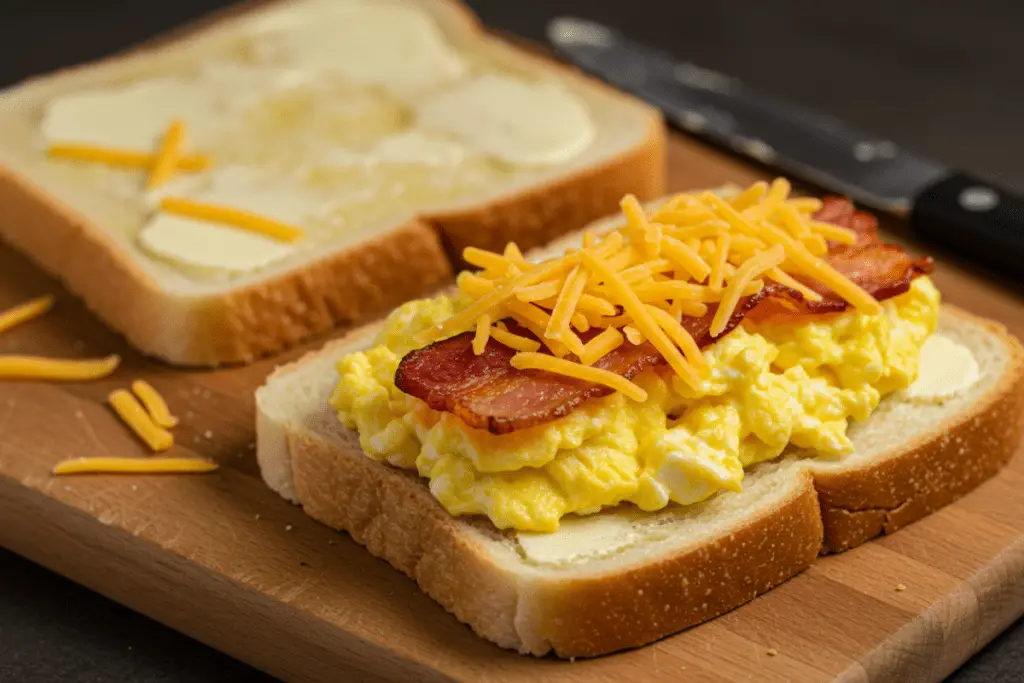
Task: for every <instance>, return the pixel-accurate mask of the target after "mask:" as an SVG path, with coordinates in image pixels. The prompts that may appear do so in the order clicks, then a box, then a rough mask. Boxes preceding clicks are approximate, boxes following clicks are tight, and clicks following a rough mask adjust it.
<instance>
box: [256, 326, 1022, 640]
mask: <svg viewBox="0 0 1024 683" xmlns="http://www.w3.org/2000/svg"><path fill="white" fill-rule="evenodd" d="M944 315H950V316H953V317H955V318H960V319H962V320H964V321H965V322H968V323H970V324H973V325H975V326H979V327H981V328H983V329H985V330H986V331H987V332H988V333H990V334H992V335H993V336H995V337H996V338H998V339H999V340H1000V341H1001V342H1002V343H1003V344H1005V345H1006V347H1007V348H1008V349H1009V351H1010V358H1009V364H1010V368H1009V369H1008V371H1007V372H1006V373H1005V374H1004V375H1003V376H1001V378H1000V380H999V381H998V382H997V383H996V384H995V385H994V386H993V388H992V389H990V390H989V391H988V392H987V393H986V394H985V395H984V396H982V397H980V398H979V399H978V400H976V401H975V402H974V403H973V404H972V405H971V406H970V409H969V410H965V411H963V412H962V413H961V414H960V415H958V416H957V417H956V419H955V420H954V421H953V423H952V424H950V425H948V426H947V427H946V428H943V426H939V427H938V428H937V429H936V430H934V431H933V432H932V433H928V434H925V435H922V436H921V437H920V438H918V439H916V440H915V442H913V443H911V444H908V445H907V447H906V448H905V449H904V451H901V453H900V454H899V455H897V456H895V457H892V458H888V459H886V460H882V461H879V462H876V463H871V464H869V465H866V466H864V467H859V468H855V469H849V470H847V471H839V472H824V471H816V470H815V468H814V466H813V463H806V462H803V461H801V462H797V463H794V465H795V466H793V467H791V468H790V469H789V470H788V471H786V472H785V474H787V475H789V476H792V477H793V478H794V479H795V480H796V481H795V484H794V489H793V490H794V492H793V493H792V494H791V495H789V496H787V497H786V498H785V500H784V501H783V502H782V503H780V504H779V505H778V506H777V507H775V508H774V509H772V510H770V511H765V512H764V513H762V514H760V515H758V516H756V517H752V518H751V519H749V520H747V521H746V523H745V524H744V525H743V526H742V528H739V529H735V530H733V531H732V532H731V533H729V534H728V535H723V536H721V537H720V538H718V539H717V540H715V541H713V542H709V543H706V544H703V545H701V546H698V547H696V548H688V549H684V550H681V551H679V552H677V553H676V554H674V555H666V556H662V557H660V558H659V559H658V560H656V561H650V562H646V563H640V564H637V565H630V566H625V567H623V568H621V569H617V570H614V571H609V572H607V573H603V574H599V575H593V576H582V577H580V576H576V577H573V576H569V575H563V576H559V575H558V574H557V573H549V574H544V575H542V576H527V577H525V578H524V577H522V576H517V575H515V573H514V572H512V571H511V570H510V569H508V568H507V567H506V566H503V565H502V564H501V563H500V562H497V561H496V560H495V558H494V557H493V556H492V555H490V554H489V553H488V551H486V550H485V549H484V546H483V545H482V544H480V543H478V542H476V538H475V536H476V535H477V534H481V533H488V529H489V533H490V534H491V535H492V536H493V535H494V534H497V533H498V532H497V531H496V530H494V529H493V527H489V525H486V524H484V525H480V524H478V523H467V522H466V521H465V520H464V519H461V518H455V517H452V516H451V515H449V514H448V513H447V512H446V511H445V510H444V508H443V507H442V506H441V505H440V504H439V503H438V502H437V501H436V500H435V499H434V498H433V496H431V495H430V492H429V490H428V489H427V487H426V486H425V485H424V483H423V481H422V480H421V479H420V478H419V477H417V476H416V475H415V473H412V472H408V471H403V470H398V469H395V468H391V467H387V466H385V465H382V464H380V463H378V462H376V461H374V460H372V459H370V458H366V457H363V456H362V454H361V451H359V449H358V445H357V444H355V443H353V444H352V445H351V447H350V448H344V447H340V446H339V444H338V443H337V442H332V441H330V440H328V439H326V438H322V437H320V436H318V435H316V434H312V433H309V432H305V431H302V430H299V429H292V430H290V431H289V433H288V436H287V446H286V447H287V450H288V455H289V456H290V460H291V464H290V467H291V474H292V477H293V480H294V490H295V494H296V495H295V499H296V500H297V501H298V502H299V503H300V504H301V505H302V506H303V507H304V509H305V511H306V512H307V514H309V515H310V516H312V517H313V518H314V519H317V520H318V521H320V522H322V523H324V524H327V525H328V526H331V527H333V528H335V529H339V530H345V531H348V532H349V533H350V534H351V535H352V537H353V538H354V539H355V540H356V541H357V542H359V543H361V544H363V545H365V546H366V547H367V549H368V550H369V551H370V552H371V553H373V554H374V555H375V556H377V557H381V558H383V559H385V560H387V561H388V562H390V563H391V564H392V565H393V566H394V567H395V568H397V569H399V570H400V571H402V572H403V573H405V574H406V575H408V576H410V577H411V578H413V579H414V580H415V581H416V582H417V583H418V585H419V586H420V587H421V589H422V590H423V591H424V592H426V593H427V594H428V595H430V596H431V597H432V598H433V599H434V600H436V601H437V602H439V603H440V604H441V605H443V606H444V607H445V608H446V609H448V610H449V611H450V612H452V613H453V614H454V615H455V616H456V617H457V618H459V619H460V620H461V621H463V622H465V623H467V624H469V625H470V626H471V627H472V628H473V629H474V631H476V632H477V633H478V634H479V635H481V636H483V637H484V638H487V639H489V640H491V641H493V642H495V643H497V644H498V645H500V646H502V647H505V648H510V649H516V650H519V651H520V652H522V653H526V654H534V655H543V654H547V653H549V652H553V653H554V654H556V655H558V656H560V657H581V656H596V655H601V654H607V653H610V652H614V651H617V650H622V649H625V648H630V647H635V646H640V645H643V644H646V643H649V642H652V641H654V640H657V639H659V638H662V637H664V636H666V635H669V634H672V633H675V632H678V631H680V630H682V629H684V628H687V627H690V626H693V625H695V624H698V623H700V622H702V621H705V620H708V619H711V618H714V617H715V616H718V615H720V614H723V613H725V612H727V611H729V610H731V609H733V608H735V607H737V606H739V605H741V604H743V603H745V602H747V601H749V600H751V599H752V598H754V597H755V596H756V595H759V594H761V593H763V592H765V591H767V590H769V589H771V588H772V587H774V586H776V585H778V584H779V583H782V582H783V581H785V580H786V579H788V578H790V577H792V576H794V575H795V574H797V573H799V572H800V571H802V570H803V569H805V568H806V567H808V566H809V565H810V564H812V563H813V561H814V559H815V558H816V557H817V556H818V555H819V553H821V554H824V553H827V552H835V551H839V550H845V549H848V548H852V547H855V546H857V545H859V544H861V543H863V542H865V541H867V540H869V539H871V538H874V537H875V536H877V535H879V534H881V533H891V532H892V531H895V530H897V529H899V528H901V527H903V526H905V525H907V524H909V523H910V522H912V521H915V520H917V519H919V518H921V517H923V516H924V515H926V514H928V513H929V512H932V511H934V510H936V509H938V508H939V507H942V506H943V505H946V504H947V503H949V502H951V501H953V500H955V499H956V498H958V497H960V496H962V495H963V494H965V493H966V492H968V491H969V490H971V489H972V488H974V487H975V486H977V485H978V484H979V483H981V482H982V481H984V480H985V479H987V478H988V477H990V476H992V475H993V474H995V473H996V472H997V471H998V470H999V469H1000V468H1001V467H1002V465H1004V464H1005V463H1006V462H1007V461H1008V460H1009V458H1010V456H1011V455H1012V454H1013V452H1014V451H1015V450H1016V448H1017V446H1018V444H1019V440H1020V436H1021V424H1022V422H1021V417H1022V413H1024V350H1022V347H1021V345H1020V343H1019V342H1018V341H1017V340H1016V339H1015V338H1014V337H1013V336H1011V335H1009V334H1008V333H1007V332H1006V330H1005V328H1004V327H1003V326H1002V325H999V324H998V323H994V322H991V321H987V320H984V319H980V318H978V317H976V316H973V315H970V314H968V313H965V312H963V311H960V310H959V309H955V308H953V307H951V306H945V307H944ZM372 329H373V328H372V327H364V328H362V329H361V330H359V331H357V332H356V333H355V334H354V336H353V337H346V338H342V339H340V340H337V341H334V342H332V343H331V344H329V345H328V346H326V347H325V348H324V349H321V350H320V351H316V352H313V353H311V354H308V355H307V356H306V357H304V358H303V359H301V360H300V361H297V362H296V363H294V364H291V365H289V366H285V367H283V368H280V369H279V370H278V371H276V372H275V373H274V375H272V377H271V379H274V378H281V377H284V376H286V375H288V374H290V373H292V372H295V371H296V370H297V369H299V368H300V367H301V366H302V364H303V363H306V362H310V361H313V360H315V359H317V358H319V357H321V356H323V355H324V354H333V353H336V352H337V351H338V350H340V349H343V348H346V347H348V348H351V347H352V346H353V344H354V343H355V342H356V336H358V337H359V338H365V337H366V336H367V335H369V334H370V333H371V332H372ZM262 446H263V444H260V447H261V448H262ZM456 569H457V571H456Z"/></svg>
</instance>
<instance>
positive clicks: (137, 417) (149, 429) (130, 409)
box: [107, 389, 174, 452]
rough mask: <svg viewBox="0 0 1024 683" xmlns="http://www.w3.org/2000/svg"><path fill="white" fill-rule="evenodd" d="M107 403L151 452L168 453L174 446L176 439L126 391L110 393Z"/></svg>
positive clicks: (120, 390) (118, 390) (119, 390)
mask: <svg viewBox="0 0 1024 683" xmlns="http://www.w3.org/2000/svg"><path fill="white" fill-rule="evenodd" d="M107 402H108V403H110V407H111V408H113V409H114V412H115V413H117V415H118V417H120V418H121V419H122V420H124V423H125V424H126V425H128V426H129V427H130V428H131V430H132V431H133V432H135V434H136V436H138V437H139V438H140V439H142V440H143V441H144V442H145V443H146V445H147V446H149V448H150V450H152V451H155V452H159V451H166V450H167V449H168V448H170V447H171V446H173V445H174V437H173V436H172V435H171V433H170V432H169V431H167V430H166V429H163V428H162V427H160V426H159V425H157V424H156V422H154V421H153V418H151V417H150V415H149V413H147V412H146V409H145V408H143V407H142V404H141V403H139V401H138V400H137V399H136V398H135V397H134V396H132V395H131V393H130V392H128V391H126V390H125V389H117V390H115V391H113V392H111V393H110V396H108V397H107Z"/></svg>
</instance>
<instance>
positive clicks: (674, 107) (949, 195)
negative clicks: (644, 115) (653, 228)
mask: <svg viewBox="0 0 1024 683" xmlns="http://www.w3.org/2000/svg"><path fill="white" fill-rule="evenodd" d="M547 33H548V39H549V40H550V41H551V42H552V43H553V44H554V45H555V47H556V48H557V50H558V52H559V53H560V55H561V56H562V57H563V58H565V59H567V60H568V61H570V62H572V63H573V64H575V65H576V66H578V67H580V68H581V69H583V70H584V71H587V72H589V73H591V74H593V75H595V76H597V77H599V78H602V79H604V80H606V81H608V82H610V83H612V84H614V85H616V86H618V87H620V88H622V89H623V90H626V91H627V92H631V93H633V94H634V95H636V96H637V97H640V98H641V99H644V100H646V101H647V102H649V103H651V104H653V105H654V106H656V107H658V108H660V109H661V110H662V111H663V112H664V114H665V117H666V119H667V120H668V121H669V122H671V123H673V124H675V125H676V126H678V127H680V128H682V129H684V130H686V131H688V132H690V133H692V134H694V135H696V136H698V137H702V138H706V139H708V140H710V141H712V142H715V143H717V144H720V145H724V146H727V147H729V148H731V149H733V150H735V151H736V152H738V153H740V154H742V155H744V156H747V157H750V158H753V159H755V160H757V161H759V162H761V163H764V164H767V165H770V166H774V167H778V168H779V169H781V170H782V171H783V172H785V173H789V174H792V175H794V176H795V177H799V178H802V179H804V180H806V181H808V182H811V183H814V184H816V185H819V186H821V187H823V188H826V189H827V190H830V191H833V192H839V193H842V194H845V195H847V196H849V197H850V198H852V199H854V200H855V201H857V202H860V203H862V204H865V205H867V206H870V207H873V208H875V209H880V210H882V211H886V212H890V213H894V214H897V215H901V216H903V217H906V218H907V219H908V220H909V223H910V227H911V230H912V231H913V234H914V236H915V237H920V238H922V239H924V240H926V241H930V242H932V243H934V244H936V245H937V246H940V247H945V248H948V249H950V250H953V251H954V252H956V253H958V254H963V255H965V256H969V257H971V258H973V259H975V260H978V261H983V262H984V263H985V264H986V265H989V266H992V267H995V268H998V269H1000V270H1002V271H1004V272H1007V273H1009V274H1012V275H1013V276H1014V277H1016V278H1020V279H1024V199H1021V198H1020V197H1015V196H1014V195H1013V194H1012V193H1010V192H1008V191H1006V190H1003V189H1000V188H998V187H995V186H993V185H992V184H990V183H988V182H986V181H984V180H981V179H979V178H977V177H974V176H972V175H971V174H969V173H966V172H964V171H959V170H956V169H952V168H949V167H948V166H946V165H944V164H942V163H939V162H937V161H934V160H932V159H928V158H925V157H922V156H920V155H918V154H915V153H912V152H910V151H908V150H905V149H902V148H901V147H899V146H897V145H896V144H894V143H892V142H890V141H888V140H880V139H878V138H876V137H875V136H872V135H870V134H867V133H864V132H861V131H857V130H854V129H853V128H850V127H849V126H847V125H846V124H844V123H842V122H840V121H838V120H836V119H833V118H830V117H827V116H823V115H821V114H818V113H815V112H813V111H809V110H807V109H803V108H801V107H799V106H797V105H793V104H791V103H789V102H783V101H781V100H778V99H775V98H772V97H769V96H766V95H764V94H761V93H758V92H755V91H753V90H751V89H750V88H748V87H746V86H745V85H743V84H742V83H740V82H739V81H737V80H736V79H735V78H731V77H729V76H725V75H722V74H720V73H717V72H714V71H710V70H708V69H703V68H701V67H699V66H695V65H693V64H689V63H686V62H681V61H678V60H676V59H673V58H672V57H671V56H669V55H667V54H665V53H663V52H660V51H658V50H655V49H653V48H650V47H647V46H644V45H642V44H640V43H638V42H636V41H633V40H631V39H629V38H628V37H627V36H625V35H623V34H622V33H620V32H618V31H616V30H614V29H611V28H608V27H606V26H602V25H601V24H598V23H596V22H592V21H588V20H584V19H576V18H572V17H560V18H557V19H554V20H552V21H551V22H550V23H549V24H548V27H547Z"/></svg>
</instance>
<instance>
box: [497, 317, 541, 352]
mask: <svg viewBox="0 0 1024 683" xmlns="http://www.w3.org/2000/svg"><path fill="white" fill-rule="evenodd" d="M491 336H492V337H494V339H495V340H496V341H499V342H501V343H502V344H504V345H505V346H507V347H509V348H510V349H514V350H516V351H540V342H539V341H536V340H534V339H530V338H529V337H521V336H519V335H518V334H512V333H511V332H509V331H508V328H507V327H505V325H504V323H498V324H497V325H495V326H494V327H492V328H491Z"/></svg>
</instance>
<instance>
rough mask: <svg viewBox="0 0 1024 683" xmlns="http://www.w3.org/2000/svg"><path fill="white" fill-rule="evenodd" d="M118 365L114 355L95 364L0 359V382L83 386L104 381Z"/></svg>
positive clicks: (39, 359)
mask: <svg viewBox="0 0 1024 683" xmlns="http://www.w3.org/2000/svg"><path fill="white" fill-rule="evenodd" d="M120 362H121V358H120V357H119V356H116V355H112V356H107V357H106V358H99V359H95V360H92V359H90V360H72V359H60V358H42V357H40V356H5V355H0V379H24V380H30V379H42V380H58V381H65V382H85V381H89V380H94V379H102V378H103V377H106V376H107V375H109V374H111V373H112V372H114V370H116V369H117V366H118V365H119V364H120Z"/></svg>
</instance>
